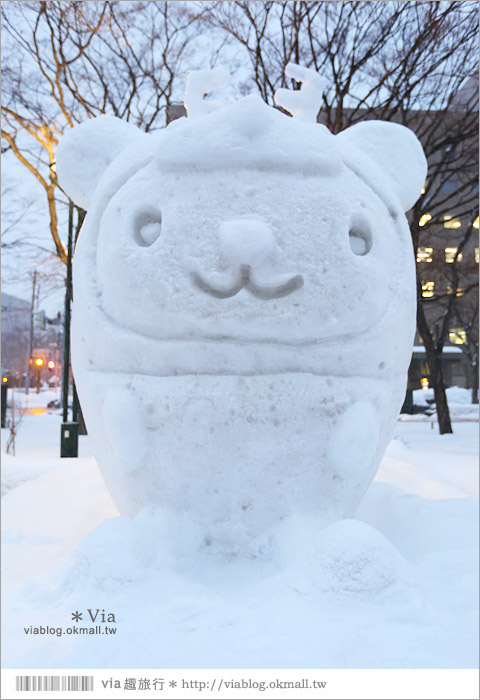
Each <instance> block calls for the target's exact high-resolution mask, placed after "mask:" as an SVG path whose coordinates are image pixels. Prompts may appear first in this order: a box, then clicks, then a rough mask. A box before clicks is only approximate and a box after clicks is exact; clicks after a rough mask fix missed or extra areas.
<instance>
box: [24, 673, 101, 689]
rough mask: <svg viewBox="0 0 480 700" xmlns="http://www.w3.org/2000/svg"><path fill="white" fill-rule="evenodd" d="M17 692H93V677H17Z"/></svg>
mask: <svg viewBox="0 0 480 700" xmlns="http://www.w3.org/2000/svg"><path fill="white" fill-rule="evenodd" d="M15 690H25V691H31V690H49V691H54V690H59V691H60V690H93V676H15Z"/></svg>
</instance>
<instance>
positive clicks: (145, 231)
mask: <svg viewBox="0 0 480 700" xmlns="http://www.w3.org/2000/svg"><path fill="white" fill-rule="evenodd" d="M134 229H135V232H134V235H135V240H136V242H137V243H138V245H140V246H142V247H144V248H148V246H151V245H153V243H155V241H156V240H157V238H158V237H159V236H160V234H161V232H162V212H161V211H160V209H156V208H155V207H152V208H151V209H144V210H142V211H140V212H138V214H137V215H136V217H135V224H134Z"/></svg>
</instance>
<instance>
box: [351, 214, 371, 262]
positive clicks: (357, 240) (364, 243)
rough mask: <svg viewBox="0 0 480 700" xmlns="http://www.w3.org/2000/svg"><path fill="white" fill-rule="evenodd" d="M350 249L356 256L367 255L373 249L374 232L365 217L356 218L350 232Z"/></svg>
mask: <svg viewBox="0 0 480 700" xmlns="http://www.w3.org/2000/svg"><path fill="white" fill-rule="evenodd" d="M348 235H349V238H350V248H351V250H352V253H354V254H355V255H367V253H368V252H369V251H370V249H371V247H372V232H371V229H370V226H369V224H368V221H367V220H366V219H365V218H364V217H363V216H358V217H356V218H355V219H354V220H353V221H352V223H351V225H350V229H349V231H348Z"/></svg>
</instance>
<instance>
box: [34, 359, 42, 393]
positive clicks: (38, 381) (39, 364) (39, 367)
mask: <svg viewBox="0 0 480 700" xmlns="http://www.w3.org/2000/svg"><path fill="white" fill-rule="evenodd" d="M43 365H44V360H42V358H41V357H37V359H36V360H35V366H36V368H37V394H39V393H40V370H41V368H42V367H43Z"/></svg>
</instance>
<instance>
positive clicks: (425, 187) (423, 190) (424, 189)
mask: <svg viewBox="0 0 480 700" xmlns="http://www.w3.org/2000/svg"><path fill="white" fill-rule="evenodd" d="M427 185H428V180H425V184H424V186H423V187H422V189H421V191H420V194H425V192H426V191H427Z"/></svg>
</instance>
